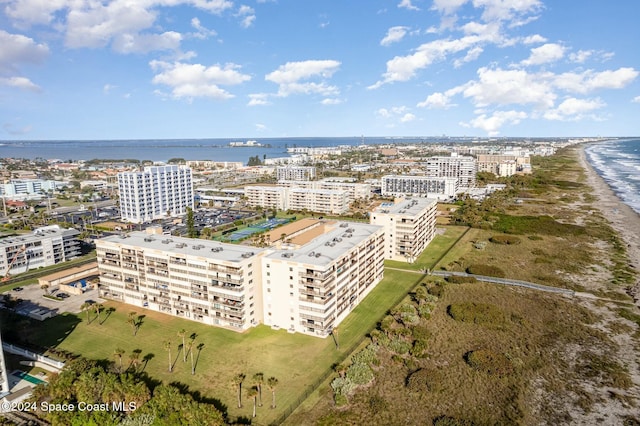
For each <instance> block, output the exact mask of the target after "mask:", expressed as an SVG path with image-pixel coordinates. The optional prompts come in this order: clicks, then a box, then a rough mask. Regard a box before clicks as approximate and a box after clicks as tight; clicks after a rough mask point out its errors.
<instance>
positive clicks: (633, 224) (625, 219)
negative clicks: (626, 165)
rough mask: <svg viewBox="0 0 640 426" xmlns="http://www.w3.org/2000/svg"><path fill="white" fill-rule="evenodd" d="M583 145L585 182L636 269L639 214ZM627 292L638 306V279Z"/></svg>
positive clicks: (639, 264)
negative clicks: (599, 170)
mask: <svg viewBox="0 0 640 426" xmlns="http://www.w3.org/2000/svg"><path fill="white" fill-rule="evenodd" d="M585 147H586V146H585V145H582V146H581V147H580V149H579V150H578V152H579V158H580V164H581V165H582V167H583V168H584V170H585V172H586V178H587V182H586V183H587V184H588V185H589V186H591V187H592V188H593V195H594V196H595V197H596V198H598V200H599V202H598V203H597V204H596V207H597V208H598V209H599V210H600V211H601V212H602V214H603V215H604V216H605V217H606V218H607V219H608V220H609V222H610V223H611V226H612V227H613V228H614V229H615V230H616V231H617V232H618V233H619V234H620V236H621V237H622V239H623V240H624V241H625V243H626V244H627V254H628V256H629V263H630V264H631V265H633V267H634V268H636V269H637V268H640V215H639V214H638V213H636V212H635V211H634V210H633V209H632V208H631V207H629V206H628V205H626V204H625V203H623V202H622V201H621V200H620V199H619V198H618V197H617V196H616V194H615V193H614V192H613V191H612V190H611V188H610V187H609V185H608V184H607V183H606V182H605V180H604V179H602V177H600V175H599V174H598V173H597V172H596V171H595V169H594V168H593V167H592V166H591V164H590V163H589V161H588V160H587V156H586V153H585V151H584V150H585ZM629 294H630V295H631V296H633V298H634V300H635V302H636V304H637V305H639V306H640V281H636V284H635V286H634V287H633V288H632V289H630V291H629Z"/></svg>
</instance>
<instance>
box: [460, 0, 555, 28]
mask: <svg viewBox="0 0 640 426" xmlns="http://www.w3.org/2000/svg"><path fill="white" fill-rule="evenodd" d="M472 1H473V5H474V6H475V7H476V8H484V11H483V12H482V19H483V20H485V21H487V22H489V21H511V20H515V21H516V22H518V23H520V22H521V21H522V19H523V17H525V16H526V15H528V14H532V13H533V14H535V13H538V12H539V11H540V10H541V9H542V2H541V1H540V0H515V1H505V0H472ZM525 19H527V20H528V19H530V18H525Z"/></svg>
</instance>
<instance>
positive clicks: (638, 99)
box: [631, 96, 640, 104]
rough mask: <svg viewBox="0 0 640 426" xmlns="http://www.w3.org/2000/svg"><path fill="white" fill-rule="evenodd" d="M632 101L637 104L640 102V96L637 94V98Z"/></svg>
mask: <svg viewBox="0 0 640 426" xmlns="http://www.w3.org/2000/svg"><path fill="white" fill-rule="evenodd" d="M631 102H634V103H637V104H638V103H640V96H636V97H635V98H633V99H631Z"/></svg>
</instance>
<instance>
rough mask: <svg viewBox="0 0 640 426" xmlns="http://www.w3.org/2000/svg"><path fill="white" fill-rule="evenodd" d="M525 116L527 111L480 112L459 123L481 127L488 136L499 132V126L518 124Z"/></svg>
mask: <svg viewBox="0 0 640 426" xmlns="http://www.w3.org/2000/svg"><path fill="white" fill-rule="evenodd" d="M525 118H527V113H525V112H522V111H513V110H512V111H495V112H494V113H493V114H492V115H490V116H488V115H486V114H481V115H479V116H477V117H476V118H474V119H473V120H471V121H470V122H469V123H460V124H461V125H462V126H465V127H473V128H476V129H482V130H484V131H485V132H487V134H488V135H489V136H497V135H498V134H500V131H499V130H500V128H502V127H503V126H504V125H506V124H511V125H514V124H518V123H520V121H521V120H523V119H525Z"/></svg>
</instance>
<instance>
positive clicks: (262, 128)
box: [256, 2, 269, 132]
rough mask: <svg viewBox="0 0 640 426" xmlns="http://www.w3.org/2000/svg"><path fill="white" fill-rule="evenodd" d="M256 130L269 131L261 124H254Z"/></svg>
mask: <svg viewBox="0 0 640 426" xmlns="http://www.w3.org/2000/svg"><path fill="white" fill-rule="evenodd" d="M258 3H260V2H258ZM256 130H257V131H258V132H264V131H267V130H269V128H268V127H267V126H266V125H264V124H262V123H256Z"/></svg>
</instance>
